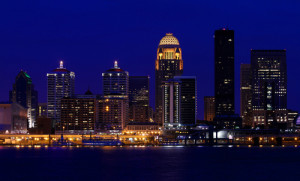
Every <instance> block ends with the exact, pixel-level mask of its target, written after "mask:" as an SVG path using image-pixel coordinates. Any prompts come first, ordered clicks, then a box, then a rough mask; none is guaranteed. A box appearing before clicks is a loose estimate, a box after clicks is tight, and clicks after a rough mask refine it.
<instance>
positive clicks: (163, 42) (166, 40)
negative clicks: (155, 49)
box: [159, 33, 179, 46]
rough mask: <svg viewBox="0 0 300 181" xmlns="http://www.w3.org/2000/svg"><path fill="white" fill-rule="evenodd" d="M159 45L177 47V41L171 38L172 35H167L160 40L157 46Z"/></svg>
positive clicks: (173, 37)
mask: <svg viewBox="0 0 300 181" xmlns="http://www.w3.org/2000/svg"><path fill="white" fill-rule="evenodd" d="M161 45H179V41H178V39H177V38H176V37H175V36H173V33H167V34H166V36H164V37H163V38H162V39H161V40H160V42H159V46H161Z"/></svg>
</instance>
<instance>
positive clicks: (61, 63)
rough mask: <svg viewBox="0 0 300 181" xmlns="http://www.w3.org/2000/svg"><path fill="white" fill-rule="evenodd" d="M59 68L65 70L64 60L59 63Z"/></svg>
mask: <svg viewBox="0 0 300 181" xmlns="http://www.w3.org/2000/svg"><path fill="white" fill-rule="evenodd" d="M59 68H60V69H63V68H64V62H63V61H62V60H61V61H60V62H59Z"/></svg>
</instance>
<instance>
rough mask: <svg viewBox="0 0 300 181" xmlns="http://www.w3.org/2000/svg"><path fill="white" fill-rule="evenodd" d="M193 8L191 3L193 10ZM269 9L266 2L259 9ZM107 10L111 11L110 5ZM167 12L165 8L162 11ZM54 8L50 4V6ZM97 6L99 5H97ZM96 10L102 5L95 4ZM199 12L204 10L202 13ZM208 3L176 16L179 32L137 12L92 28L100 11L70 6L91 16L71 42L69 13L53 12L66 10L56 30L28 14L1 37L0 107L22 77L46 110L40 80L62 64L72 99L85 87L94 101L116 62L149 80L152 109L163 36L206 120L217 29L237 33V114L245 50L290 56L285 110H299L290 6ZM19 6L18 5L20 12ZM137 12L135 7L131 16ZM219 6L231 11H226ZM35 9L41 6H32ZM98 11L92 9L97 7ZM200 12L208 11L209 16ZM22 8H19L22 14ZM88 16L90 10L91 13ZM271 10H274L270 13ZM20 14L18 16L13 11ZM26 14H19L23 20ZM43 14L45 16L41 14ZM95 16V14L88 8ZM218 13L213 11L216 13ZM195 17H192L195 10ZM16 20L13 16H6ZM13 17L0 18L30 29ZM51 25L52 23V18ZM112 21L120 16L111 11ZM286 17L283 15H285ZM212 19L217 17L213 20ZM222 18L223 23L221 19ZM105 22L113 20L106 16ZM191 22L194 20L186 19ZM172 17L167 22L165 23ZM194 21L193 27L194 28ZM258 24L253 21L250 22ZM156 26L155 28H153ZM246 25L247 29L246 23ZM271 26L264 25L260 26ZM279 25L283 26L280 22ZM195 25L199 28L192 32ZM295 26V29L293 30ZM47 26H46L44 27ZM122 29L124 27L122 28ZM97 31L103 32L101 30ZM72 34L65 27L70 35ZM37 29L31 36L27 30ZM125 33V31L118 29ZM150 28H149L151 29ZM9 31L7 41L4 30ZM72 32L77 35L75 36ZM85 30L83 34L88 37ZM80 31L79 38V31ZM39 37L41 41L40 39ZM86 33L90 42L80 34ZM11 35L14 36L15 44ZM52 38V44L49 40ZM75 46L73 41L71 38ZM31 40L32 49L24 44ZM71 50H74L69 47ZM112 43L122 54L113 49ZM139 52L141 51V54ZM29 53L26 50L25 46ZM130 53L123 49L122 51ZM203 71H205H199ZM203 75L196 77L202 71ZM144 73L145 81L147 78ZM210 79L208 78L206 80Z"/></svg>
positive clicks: (295, 13)
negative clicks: (177, 52) (71, 77)
mask: <svg viewBox="0 0 300 181" xmlns="http://www.w3.org/2000/svg"><path fill="white" fill-rule="evenodd" d="M195 3H196V2H195ZM264 3H266V2H264ZM108 4H109V3H108ZM163 4H164V3H163ZM53 5H55V3H53ZM96 5H97V3H96ZM98 5H100V4H98ZM200 5H208V6H203V7H202V6H201V7H200ZM211 5H212V4H211V3H209V2H206V3H200V2H198V3H196V4H195V7H199V11H194V12H193V11H192V12H189V13H188V15H186V16H187V17H189V18H180V16H179V15H175V17H177V18H174V19H176V21H177V22H178V25H181V26H177V25H176V26H175V25H172V24H173V23H174V21H175V20H170V22H169V21H167V22H165V21H164V24H161V23H160V22H162V20H159V18H158V15H153V17H150V16H148V15H145V14H143V13H142V12H137V11H134V12H127V10H126V13H127V16H129V17H135V16H136V15H137V14H138V15H141V17H140V18H133V19H134V20H136V21H133V22H131V21H128V20H127V19H124V22H121V21H122V20H123V18H122V17H116V16H113V17H108V19H110V20H117V22H115V23H116V25H115V26H114V27H112V28H108V29H107V30H103V29H101V28H100V29H99V27H100V24H101V23H96V24H90V23H91V22H92V21H91V20H95V18H99V17H100V15H102V13H103V12H101V11H99V12H97V13H95V14H91V13H89V12H87V11H86V10H84V8H81V7H80V6H79V4H76V3H75V4H74V6H75V7H77V8H76V10H74V12H72V13H73V14H75V15H77V16H79V15H81V14H84V13H88V14H89V15H91V16H92V19H91V20H89V19H87V18H86V17H82V19H80V20H79V21H77V22H76V24H77V23H78V24H79V25H82V26H83V27H85V30H84V31H83V32H80V31H77V30H76V31H74V32H73V33H72V35H68V32H69V30H70V27H74V25H75V22H73V21H69V20H70V19H71V16H70V13H71V10H70V9H72V8H68V7H67V4H60V5H58V6H57V7H55V6H52V7H51V8H50V9H52V10H57V8H58V7H60V8H65V9H66V11H65V12H69V14H68V13H66V14H64V15H65V18H66V19H65V20H61V21H57V24H56V23H54V24H53V22H52V24H51V21H50V20H49V19H46V20H45V21H44V19H41V18H42V17H45V16H46V15H45V14H41V15H40V17H39V18H37V19H35V18H34V17H35V16H34V15H36V14H37V13H39V12H37V11H36V10H35V9H34V10H33V11H31V12H30V13H29V14H28V17H27V19H35V20H37V21H36V23H35V24H32V23H29V24H27V26H22V27H19V28H18V30H17V29H16V27H15V26H16V25H15V22H13V23H9V22H6V24H7V26H6V29H5V33H4V34H3V35H7V37H3V44H2V45H0V46H1V48H2V49H3V52H4V53H3V54H2V55H1V56H0V59H1V60H3V61H4V62H6V66H5V68H2V71H0V72H1V73H0V74H1V77H7V78H6V79H5V80H1V84H2V85H4V86H3V88H2V89H1V90H0V100H1V101H7V100H8V91H9V89H11V85H12V84H13V81H14V77H15V76H16V75H17V73H18V72H19V71H20V70H21V69H23V70H26V71H27V72H28V74H30V75H31V77H32V79H33V83H34V84H35V87H36V90H37V91H38V92H39V100H40V102H46V86H47V85H46V76H44V75H45V73H47V72H48V71H50V70H51V69H53V68H55V67H57V64H58V62H59V61H60V60H61V59H63V60H64V62H65V65H66V67H67V68H68V69H70V70H72V71H74V72H76V75H77V76H76V82H77V85H78V86H76V94H83V93H84V92H85V91H86V89H87V88H88V87H90V89H91V91H92V92H93V93H100V92H101V89H102V88H101V86H100V82H101V73H102V72H104V71H105V70H107V69H108V68H111V66H110V65H111V64H112V62H113V61H114V60H116V59H117V60H118V61H119V64H120V66H121V67H122V68H124V69H125V70H127V71H128V72H129V73H131V74H130V75H137V76H140V75H141V76H142V75H149V76H150V102H151V106H152V107H153V108H154V90H155V89H154V88H155V86H154V81H155V76H154V70H153V67H154V61H155V59H156V48H157V45H158V43H159V40H160V39H161V38H162V37H163V36H164V34H165V33H167V32H172V33H174V35H175V36H176V37H177V38H178V39H179V41H180V45H181V48H182V51H183V60H184V71H185V73H186V75H195V76H197V81H198V118H199V119H203V109H204V108H203V102H204V101H203V97H204V96H213V91H214V86H213V70H214V66H213V60H214V55H213V34H214V31H215V30H216V29H220V28H222V27H229V29H232V30H234V31H235V44H236V45H235V62H236V63H235V78H236V80H235V82H236V85H235V108H236V110H235V112H236V113H239V104H240V103H239V99H240V98H239V84H238V82H239V68H240V63H249V62H250V50H251V49H252V48H253V49H285V48H286V49H287V66H288V67H287V68H288V70H287V72H288V107H289V108H291V109H293V110H300V107H299V106H298V104H297V102H299V100H300V97H299V96H297V65H298V63H297V61H296V60H297V49H298V45H297V42H296V40H297V39H299V38H300V37H299V35H298V34H297V32H298V29H299V28H298V26H297V23H298V22H297V21H295V20H297V19H298V18H297V17H299V13H298V11H297V10H296V9H295V8H294V7H296V6H294V4H289V3H286V4H283V5H284V6H282V4H279V3H273V4H272V5H271V6H272V7H273V8H272V7H265V8H261V7H256V6H255V5H256V4H255V2H252V3H244V2H241V3H240V5H241V6H242V7H243V8H244V9H243V11H245V12H241V11H240V10H236V9H235V8H234V7H228V6H226V5H225V4H223V3H220V4H217V5H216V6H214V7H215V9H214V10H212V12H211V13H210V12H209V11H210V10H211V9H212V7H211ZM20 6H22V5H20ZM104 6H105V7H107V9H108V10H110V9H111V8H116V10H121V6H122V3H121V2H116V3H115V4H111V5H107V4H104ZM140 6H142V5H141V4H136V5H135V6H134V7H131V8H136V7H140ZM180 6H182V8H183V10H185V11H186V12H187V11H188V7H189V4H188V3H174V4H172V5H171V7H173V8H178V7H180ZM223 6H225V7H228V9H227V10H225V9H226V8H223ZM33 7H34V8H36V7H40V5H35V6H33ZM95 7H97V6H95ZM142 7H143V8H144V9H145V11H147V12H148V11H150V10H152V9H154V10H159V9H160V8H159V7H154V6H153V5H149V7H148V6H147V7H146V6H142ZM204 7H208V8H207V10H206V9H205V8H204ZM279 7H280V8H282V9H281V12H282V14H281V15H277V14H275V12H277V11H276V8H279ZM23 8H24V7H23ZM88 8H91V7H88ZM253 8H254V9H256V10H266V11H261V12H260V13H258V14H251V13H249V12H251V11H252V9H253ZM274 8H275V10H274ZM17 9H18V8H17ZM28 9H29V8H24V9H20V7H19V10H21V11H20V12H24V11H26V10H28ZM41 9H42V10H44V9H45V8H44V7H43V6H42V7H41ZM92 9H94V8H92ZM220 9H221V11H218V10H220ZM192 10H195V9H194V8H193V9H192ZM170 11H171V10H168V9H166V10H165V12H161V14H160V15H166V14H167V13H168V12H170ZM11 12H15V10H13V11H11ZM11 12H7V10H4V11H3V12H2V13H7V14H9V15H11V17H12V18H14V19H13V20H18V21H19V22H20V23H21V24H24V23H25V22H27V21H26V20H27V19H25V18H21V17H19V16H18V13H16V15H12V13H11ZM47 12H48V13H50V16H51V17H54V18H55V17H57V16H58V15H54V14H53V13H51V12H49V10H47ZM113 12H116V13H117V14H119V13H121V12H124V10H121V11H113ZM284 12H286V13H284ZM214 13H215V14H214ZM236 13H239V14H240V16H241V17H240V18H238V17H237V18H231V17H232V16H233V15H234V14H236ZM206 14H208V15H211V18H207V19H203V17H204V15H206ZM221 14H222V15H223V17H220V16H219V15H221ZM109 15H112V14H111V13H109ZM191 15H195V16H191ZM168 17H169V16H167V19H169V18H168ZM143 18H149V19H147V20H146V21H147V23H143V21H142V20H143ZM197 18H198V20H199V21H195V20H197ZM252 18H253V19H257V21H250V20H251V19H252ZM104 19H105V18H100V19H99V20H101V22H103V24H104V25H106V26H108V25H111V24H112V23H111V22H109V21H105V20H104ZM157 20H159V21H158V22H156V21H157ZM246 20H247V21H246ZM266 20H268V21H267V22H269V23H267V24H265V23H264V22H265V21H266ZM282 20H284V21H282ZM65 21H67V22H68V23H67V25H68V26H60V28H57V26H51V25H62V23H63V22H65ZM193 22H196V23H195V24H193ZM291 22H293V23H291ZM47 23H50V24H47ZM126 23H127V24H126ZM101 25H102V24H101ZM69 26H70V27H69ZM34 27H35V28H36V30H35V31H34V32H30V29H32V28H34ZM117 27H124V28H121V29H119V28H117ZM148 27H150V28H148ZM8 29H12V30H13V31H11V32H10V33H8V32H7V31H6V30H8ZM75 29H76V28H75ZM87 29H88V30H87ZM78 30H81V29H80V28H79V29H78ZM52 31H53V32H52ZM41 32H44V33H41ZM87 32H90V34H89V36H85V33H87ZM3 35H2V36H3ZM13 35H14V36H13ZM48 35H49V36H48ZM70 36H74V38H73V39H72V37H70ZM28 40H30V41H28ZM72 42H73V43H74V44H73V43H72ZM115 42H118V43H119V46H116V47H114V45H115ZM139 44H140V45H141V46H139ZM23 45H28V46H23ZM126 47H128V48H126ZM203 67H205V68H203ZM199 70H200V71H199ZM145 72H146V74H145ZM204 77H208V78H204Z"/></svg>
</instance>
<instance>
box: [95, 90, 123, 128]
mask: <svg viewBox="0 0 300 181" xmlns="http://www.w3.org/2000/svg"><path fill="white" fill-rule="evenodd" d="M97 102H98V108H97V109H98V119H97V123H96V130H97V131H102V132H103V131H105V132H110V133H114V132H116V133H121V131H122V130H123V129H124V128H125V126H126V122H127V105H128V104H127V102H128V101H127V100H126V99H125V98H124V96H121V95H120V96H109V95H106V96H102V97H101V98H99V99H98V100H97Z"/></svg>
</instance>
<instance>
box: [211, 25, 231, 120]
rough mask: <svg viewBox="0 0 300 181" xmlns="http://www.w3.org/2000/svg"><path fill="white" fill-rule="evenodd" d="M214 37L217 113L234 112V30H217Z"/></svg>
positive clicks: (226, 113)
mask: <svg viewBox="0 0 300 181" xmlns="http://www.w3.org/2000/svg"><path fill="white" fill-rule="evenodd" d="M214 39H215V101H216V103H215V104H216V105H215V106H216V115H228V114H234V31H233V30H227V29H225V28H223V29H221V30H216V31H215V35H214Z"/></svg>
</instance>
